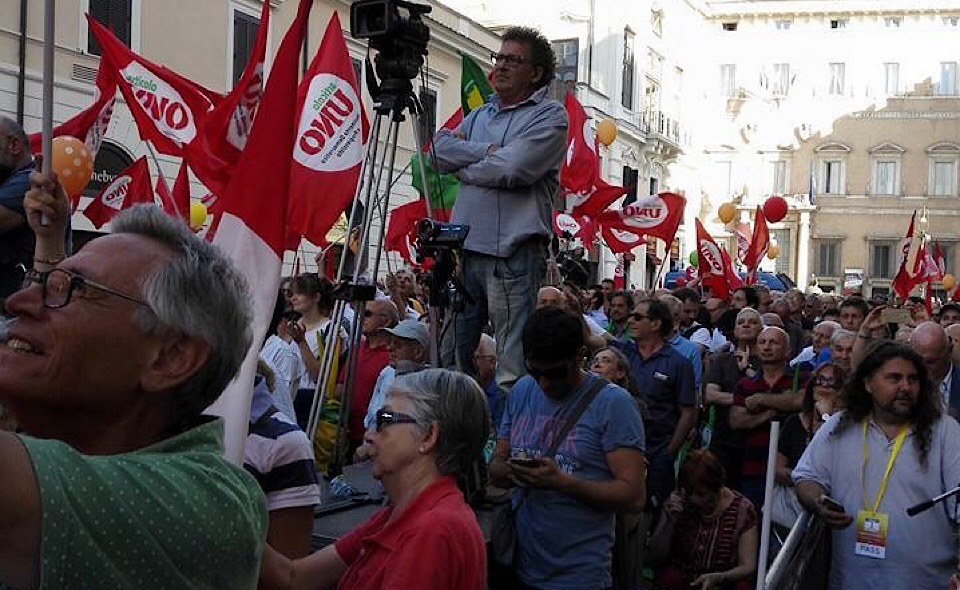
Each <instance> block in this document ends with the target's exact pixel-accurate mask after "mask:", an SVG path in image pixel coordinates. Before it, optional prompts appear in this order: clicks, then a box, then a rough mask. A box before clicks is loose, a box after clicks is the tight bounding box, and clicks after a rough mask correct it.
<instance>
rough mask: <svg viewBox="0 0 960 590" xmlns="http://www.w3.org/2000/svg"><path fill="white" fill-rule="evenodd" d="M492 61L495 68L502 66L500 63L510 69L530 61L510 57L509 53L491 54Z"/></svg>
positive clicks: (514, 56) (520, 57)
mask: <svg viewBox="0 0 960 590" xmlns="http://www.w3.org/2000/svg"><path fill="white" fill-rule="evenodd" d="M490 61H492V62H493V65H495V66H497V65H500V62H504V63H505V64H506V65H508V66H510V67H516V66H519V65H521V64H525V63H527V62H529V61H530V60H529V59H527V58H525V57H522V56H520V55H510V54H509V53H490Z"/></svg>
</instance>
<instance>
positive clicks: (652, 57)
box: [647, 49, 663, 80]
mask: <svg viewBox="0 0 960 590" xmlns="http://www.w3.org/2000/svg"><path fill="white" fill-rule="evenodd" d="M647 61H648V62H649V63H650V65H649V68H648V73H649V74H650V75H651V76H653V77H654V78H656V79H657V80H661V79H663V56H662V55H660V54H659V53H657V52H656V51H653V50H652V49H651V50H649V51H647Z"/></svg>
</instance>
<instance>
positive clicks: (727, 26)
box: [721, 22, 737, 31]
mask: <svg viewBox="0 0 960 590" xmlns="http://www.w3.org/2000/svg"><path fill="white" fill-rule="evenodd" d="M721 26H722V27H723V30H724V31H736V30H737V23H735V22H728V23H723V24H722V25H721Z"/></svg>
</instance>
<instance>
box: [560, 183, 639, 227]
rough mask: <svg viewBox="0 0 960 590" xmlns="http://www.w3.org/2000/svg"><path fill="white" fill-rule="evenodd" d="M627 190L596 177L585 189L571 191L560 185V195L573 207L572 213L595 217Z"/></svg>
mask: <svg viewBox="0 0 960 590" xmlns="http://www.w3.org/2000/svg"><path fill="white" fill-rule="evenodd" d="M627 190H628V189H625V188H623V187H622V186H614V185H612V184H607V181H605V180H603V179H602V178H599V177H597V178H596V179H595V180H594V185H593V186H592V187H590V188H589V189H587V190H585V191H582V192H571V191H566V190H564V189H563V187H560V195H561V196H562V197H564V198H565V199H566V202H567V204H568V206H570V207H572V208H573V214H574V215H586V216H588V217H597V216H598V215H600V214H601V213H602V212H603V211H604V210H605V209H606V208H607V207H609V206H610V205H612V204H613V203H614V201H616V200H617V199H619V198H620V197H622V196H623V195H625V194H627Z"/></svg>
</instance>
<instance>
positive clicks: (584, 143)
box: [560, 91, 600, 193]
mask: <svg viewBox="0 0 960 590" xmlns="http://www.w3.org/2000/svg"><path fill="white" fill-rule="evenodd" d="M564 106H566V108H567V119H568V120H569V122H570V124H569V126H568V127H567V153H566V155H565V156H564V158H563V162H562V163H561V165H560V186H562V187H563V188H564V190H567V191H570V192H573V193H579V192H585V191H588V190H589V189H591V188H593V185H594V180H596V179H597V178H598V177H599V176H600V169H599V168H600V166H599V163H600V159H599V157H598V156H597V138H596V136H595V135H594V133H593V130H592V129H591V128H590V119H588V118H587V113H586V112H585V111H584V110H583V105H581V104H580V102H579V101H578V100H577V97H576V96H574V94H573V92H569V91H568V92H567V95H566V98H565V99H564Z"/></svg>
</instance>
